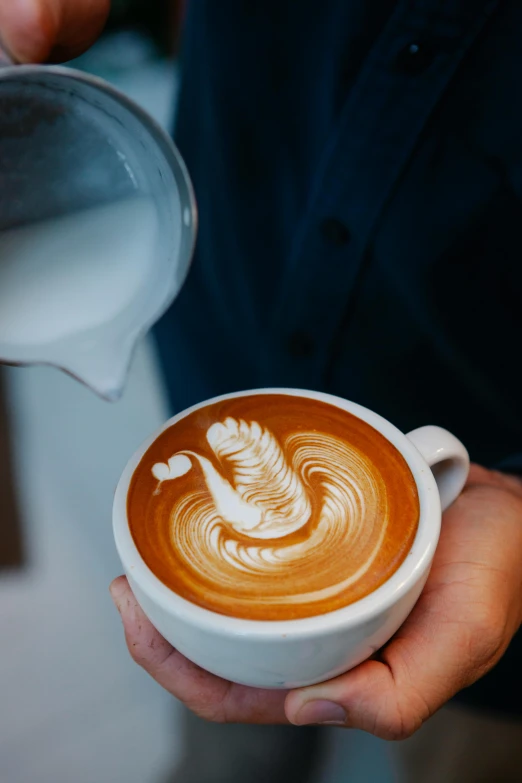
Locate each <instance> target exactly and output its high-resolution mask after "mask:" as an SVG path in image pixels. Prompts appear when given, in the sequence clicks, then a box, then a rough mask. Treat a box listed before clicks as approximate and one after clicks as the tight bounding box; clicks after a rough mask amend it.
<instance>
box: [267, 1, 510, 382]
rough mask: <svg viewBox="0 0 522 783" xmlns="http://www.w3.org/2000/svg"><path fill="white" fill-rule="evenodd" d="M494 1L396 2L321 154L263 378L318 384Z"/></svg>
mask: <svg viewBox="0 0 522 783" xmlns="http://www.w3.org/2000/svg"><path fill="white" fill-rule="evenodd" d="M497 5H498V2H495V0H490V2H485V3H484V2H483V3H477V2H473V1H472V0H457V1H453V2H450V1H449V0H429V1H428V2H420V1H417V2H414V1H412V0H408V1H405V2H401V3H399V5H398V7H397V9H396V11H395V13H394V14H393V16H392V18H391V19H390V21H389V23H388V25H387V26H386V28H385V30H384V32H383V34H382V35H381V37H380V38H379V40H378V41H377V42H376V43H375V45H374V47H373V49H372V50H371V52H370V54H369V55H368V57H367V59H366V61H365V63H364V65H363V67H362V69H361V72H360V74H359V77H358V80H357V82H356V84H355V85H354V86H353V88H352V89H351V91H350V94H349V96H348V97H347V100H346V103H345V106H344V108H343V111H342V114H341V117H340V120H339V123H338V125H337V127H336V128H335V130H334V131H333V133H332V135H331V137H330V139H329V141H328V144H327V147H326V149H325V151H324V154H323V158H322V164H321V166H320V169H319V172H318V176H317V178H316V185H315V188H314V190H313V193H312V195H311V198H310V201H309V207H308V209H307V212H306V215H305V216H304V217H303V220H302V222H301V224H300V227H299V229H298V232H297V234H296V236H295V240H294V244H293V251H292V254H291V258H290V260H289V264H288V267H287V269H286V273H285V275H284V278H283V282H282V286H281V290H280V296H279V298H278V301H277V306H276V308H275V311H274V316H273V319H272V324H271V326H272V328H271V332H270V340H269V350H268V351H267V356H266V358H265V369H266V377H267V379H269V378H270V377H271V375H272V372H273V370H274V368H276V374H277V377H278V378H279V379H281V380H282V382H283V383H286V384H288V385H292V386H297V387H299V386H311V385H315V386H317V387H320V386H322V385H324V383H323V379H324V376H325V372H326V368H327V367H328V364H329V362H330V360H331V351H332V346H333V344H334V341H335V338H336V336H337V335H338V333H339V330H340V328H341V326H342V324H343V322H344V320H345V319H346V318H347V316H349V313H350V308H351V306H352V304H353V302H354V301H355V298H356V296H357V280H358V278H359V276H360V273H361V269H362V268H363V264H364V260H365V257H366V255H367V253H368V249H369V247H370V244H371V239H372V235H373V232H374V231H375V228H376V225H377V223H378V220H379V216H380V215H381V214H382V211H383V209H384V208H385V205H386V203H387V201H388V199H389V198H390V197H391V195H392V193H393V190H394V188H395V186H396V185H397V183H398V181H399V178H400V175H401V172H402V171H403V169H404V167H405V165H406V163H407V162H408V159H409V158H410V156H411V155H412V153H413V151H414V148H415V145H416V143H417V142H418V140H419V136H420V134H421V132H422V130H423V128H424V127H425V125H426V122H427V121H428V119H429V117H430V115H431V114H432V112H433V110H434V108H435V107H436V105H437V103H438V101H439V100H440V98H441V97H442V95H443V93H444V91H445V90H446V88H447V86H448V84H449V83H450V81H451V79H452V77H453V75H454V74H455V72H456V70H457V68H458V66H459V64H460V62H461V61H462V59H463V57H464V56H465V54H466V52H467V51H468V50H469V48H470V46H471V45H472V43H473V41H474V40H475V39H476V37H477V36H478V34H479V33H480V31H481V30H482V29H483V27H484V25H485V24H486V23H487V20H488V18H489V17H490V15H491V14H492V13H493V12H494V10H495V7H496V6H497Z"/></svg>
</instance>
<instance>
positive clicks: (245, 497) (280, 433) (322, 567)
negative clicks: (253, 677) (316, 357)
mask: <svg viewBox="0 0 522 783" xmlns="http://www.w3.org/2000/svg"><path fill="white" fill-rule="evenodd" d="M254 414H255V415H254ZM169 446H170V449H169ZM169 451H170V453H169ZM418 515H419V505H418V497H417V492H416V487H415V483H414V480H413V477H412V476H411V473H410V471H409V468H408V466H407V464H406V463H405V461H404V459H403V458H402V456H401V455H400V454H399V452H397V450H396V449H395V448H394V447H393V446H392V445H391V444H390V443H389V442H388V441H386V439H385V438H384V437H383V436H381V435H380V433H378V432H377V431H375V430H374V429H373V428H372V427H370V426H369V425H368V424H366V423H365V422H362V421H361V420H359V419H356V418H355V417H353V416H351V414H348V413H346V412H345V411H342V410H340V409H338V408H335V407H334V406H330V405H326V404H324V403H319V402H317V401H315V400H309V399H306V398H296V397H288V396H285V395H252V396H249V397H241V398H235V399H233V400H228V401H226V402H222V403H216V404H215V405H212V406H208V407H206V408H202V409H200V410H199V411H196V412H195V413H193V414H190V415H189V416H188V417H186V418H185V419H182V420H181V421H180V422H178V423H177V424H175V425H174V426H173V427H171V428H170V429H169V430H166V432H164V433H162V435H161V436H160V438H158V440H157V441H156V442H155V443H154V444H153V446H152V447H151V448H150V449H149V451H148V452H147V454H146V455H145V456H144V458H143V459H142V461H141V463H140V465H139V466H138V468H137V470H136V472H135V475H134V477H133V481H132V482H131V486H130V489H129V497H128V516H129V522H130V525H131V531H132V534H133V537H134V540H135V542H136V544H137V546H138V549H139V551H140V553H141V555H142V556H143V558H144V560H145V562H147V563H148V565H149V567H150V568H151V569H152V571H154V573H156V575H157V576H159V578H160V579H162V581H164V582H165V583H166V584H167V585H168V586H169V587H171V588H172V589H173V590H175V591H176V592H178V593H179V594H181V595H183V596H184V597H186V598H188V599H189V600H191V601H194V602H195V603H198V604H200V605H202V606H205V607H207V608H210V609H213V610H214V611H218V612H221V613H223V614H229V615H234V616H239V617H247V618H253V619H287V618H292V617H304V616H310V615H314V614H320V613H323V612H325V611H331V610H333V609H336V608H339V607H341V606H344V605H346V604H348V603H351V602H353V601H354V600H357V599H358V598H361V597H363V596H364V595H366V594H367V593H369V592H371V591H372V590H374V589H375V588H376V587H378V586H379V585H380V584H382V582H383V581H385V580H386V579H387V578H389V576H391V574H392V573H393V572H394V571H395V570H396V569H397V568H398V566H399V565H400V563H401V562H402V560H403V559H404V557H405V555H406V554H407V551H408V550H409V548H410V546H411V543H412V541H413V537H414V535H415V532H416V527H417V522H418Z"/></svg>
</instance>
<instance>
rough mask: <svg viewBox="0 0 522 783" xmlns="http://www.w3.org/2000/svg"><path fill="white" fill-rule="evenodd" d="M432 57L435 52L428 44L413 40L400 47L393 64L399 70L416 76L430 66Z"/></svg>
mask: <svg viewBox="0 0 522 783" xmlns="http://www.w3.org/2000/svg"><path fill="white" fill-rule="evenodd" d="M434 58H435V52H434V50H433V48H432V47H431V46H430V45H429V44H427V43H423V42H421V41H414V42H412V43H409V44H408V45H407V46H405V47H404V49H401V51H400V52H399V54H398V55H397V58H396V60H395V65H396V66H397V68H398V69H399V70H400V71H403V72H404V73H408V74H410V75H411V76H417V75H418V74H420V73H422V72H423V71H425V70H427V69H428V68H429V67H430V65H431V64H432V62H433V60H434Z"/></svg>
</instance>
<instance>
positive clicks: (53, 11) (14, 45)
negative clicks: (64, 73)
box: [0, 0, 110, 63]
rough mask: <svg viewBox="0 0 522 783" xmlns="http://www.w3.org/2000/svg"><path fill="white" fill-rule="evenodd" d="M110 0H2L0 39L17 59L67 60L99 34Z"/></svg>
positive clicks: (77, 53)
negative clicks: (6, 0) (3, 0)
mask: <svg viewBox="0 0 522 783" xmlns="http://www.w3.org/2000/svg"><path fill="white" fill-rule="evenodd" d="M109 9H110V0H9V2H0V39H1V41H2V44H3V46H4V47H5V48H6V49H7V51H8V52H9V54H10V55H11V56H12V58H13V59H14V60H15V61H16V62H20V63H28V62H45V61H46V60H55V61H57V60H67V59H71V58H72V57H75V56H77V55H79V54H81V53H82V52H83V51H85V49H87V48H88V47H89V46H90V45H91V44H92V43H93V42H94V40H95V39H96V38H97V36H98V35H99V34H100V32H101V30H102V29H103V26H104V24H105V22H106V20H107V16H108V13H109Z"/></svg>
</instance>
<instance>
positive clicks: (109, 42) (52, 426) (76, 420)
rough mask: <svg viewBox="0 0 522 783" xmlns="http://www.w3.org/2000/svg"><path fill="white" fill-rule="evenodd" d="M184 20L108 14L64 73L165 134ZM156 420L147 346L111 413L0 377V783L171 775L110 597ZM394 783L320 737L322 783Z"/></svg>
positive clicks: (118, 4)
mask: <svg viewBox="0 0 522 783" xmlns="http://www.w3.org/2000/svg"><path fill="white" fill-rule="evenodd" d="M182 19H183V9H182V2H178V3H173V2H172V0H113V13H112V16H111V19H110V22H109V25H108V27H107V31H106V34H105V35H104V37H103V38H102V40H101V41H100V42H99V43H98V44H97V46H96V47H94V49H93V50H91V51H90V52H89V53H88V54H86V55H85V56H84V57H82V58H81V59H80V60H78V61H76V62H75V63H74V65H75V67H80V68H83V69H86V70H88V71H90V72H93V73H95V74H97V75H99V76H102V77H104V78H106V79H107V80H109V81H111V82H112V83H113V84H115V85H116V86H118V87H119V88H120V89H122V90H123V91H124V92H126V93H127V94H129V95H130V96H131V97H132V98H134V99H135V100H136V101H137V102H138V103H140V104H141V105H142V106H143V107H144V108H145V109H147V110H148V111H149V112H150V113H151V114H152V115H153V116H154V117H155V118H156V119H157V120H158V121H159V122H160V123H161V124H162V125H163V126H164V127H165V128H167V129H168V130H171V129H172V126H173V120H174V112H175V105H176V96H177V90H178V80H179V72H178V65H177V56H178V54H179V50H180V30H181V28H182ZM168 415H169V412H168V409H167V405H166V402H165V396H164V394H163V389H162V384H161V374H160V371H159V367H158V364H157V361H156V357H155V353H154V345H153V341H152V339H151V338H148V339H147V340H146V341H144V342H143V343H142V344H141V345H140V346H139V349H138V351H137V354H136V356H135V360H134V363H133V367H132V373H131V377H130V380H129V383H128V386H127V389H126V392H125V395H124V397H123V399H122V401H120V402H119V403H117V404H115V405H110V404H108V403H105V402H102V401H101V400H99V399H97V398H96V397H95V396H94V394H92V393H91V392H89V391H88V390H86V389H85V388H84V387H82V386H81V385H80V384H78V383H76V382H75V381H73V380H71V379H70V378H69V377H67V376H66V375H64V374H62V373H59V372H58V371H56V370H52V369H47V368H30V369H16V368H3V369H1V370H0V498H1V504H2V513H1V514H0V533H1V539H0V621H1V629H2V641H3V644H2V646H1V647H0V694H1V697H0V783H72V782H73V783H120V781H121V783H166V782H167V781H168V780H169V779H170V777H171V774H172V773H173V771H174V769H175V766H176V762H177V760H178V759H179V758H180V755H181V752H182V747H181V742H182V739H181V730H180V727H181V720H182V712H181V710H182V707H181V706H180V705H179V704H177V703H176V702H175V700H174V699H172V698H171V697H170V696H169V695H168V694H166V693H164V692H163V691H162V690H161V689H160V688H159V686H157V685H156V684H155V683H154V682H153V681H152V680H151V679H149V678H148V677H147V675H145V674H144V673H143V672H142V671H141V670H140V669H139V668H138V667H137V666H136V665H135V664H134V663H133V662H132V661H131V659H130V657H129V655H128V653H127V650H126V647H125V644H124V639H123V634H122V630H121V625H120V620H119V617H118V616H117V613H116V611H115V609H114V608H113V605H112V603H111V601H110V599H109V594H108V585H109V582H110V581H111V579H112V578H113V577H114V576H116V575H117V574H119V573H120V565H119V562H118V558H117V555H116V552H115V549H114V545H113V540H112V532H111V504H112V496H113V492H114V489H115V486H116V483H117V480H118V478H119V475H120V473H121V470H122V469H123V467H124V465H125V463H126V461H127V459H128V458H129V456H130V455H131V453H132V452H133V451H134V450H135V449H136V448H137V446H138V445H139V444H140V443H141V441H142V440H143V439H144V438H145V437H146V436H147V435H148V434H149V433H150V432H151V431H152V430H154V429H155V428H157V427H158V426H159V425H160V424H161V423H162V422H163V421H164V419H165V418H166V417H167V416H168ZM396 779H397V778H396V773H395V771H394V769H393V765H392V761H391V758H390V756H389V749H388V747H387V745H386V744H385V743H381V742H379V741H378V740H376V739H374V738H372V737H370V736H368V735H364V734H361V733H358V732H349V733H348V732H343V731H337V730H332V731H330V732H329V733H328V753H327V758H326V759H325V763H324V767H323V770H322V772H321V775H320V779H318V783H345V781H350V782H351V783H368V782H370V783H372V782H373V781H376V783H388V782H389V781H392V780H396ZM245 780H247V777H246V778H245Z"/></svg>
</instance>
